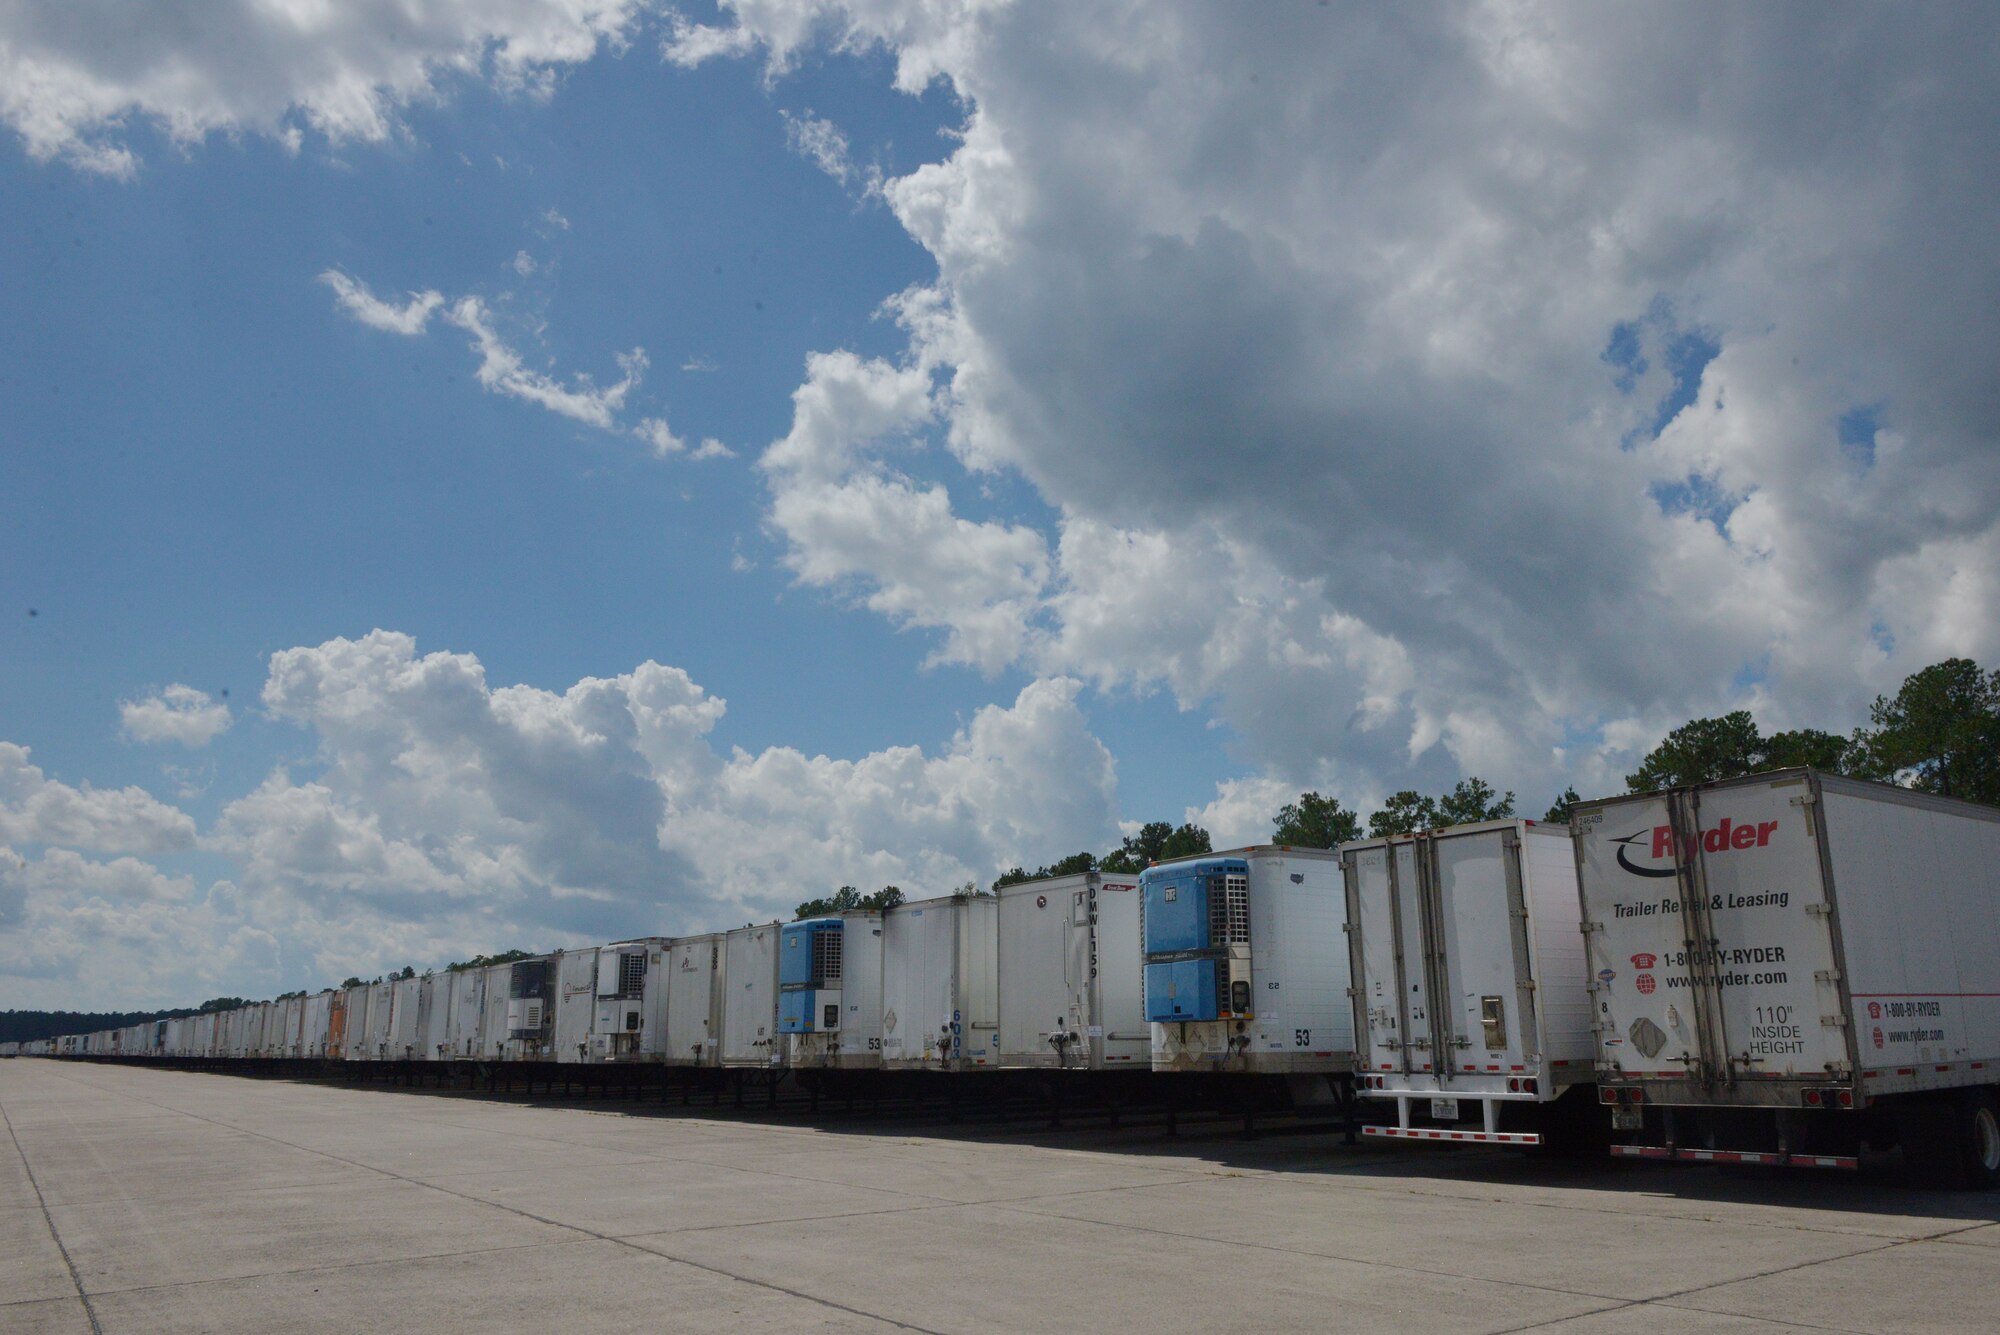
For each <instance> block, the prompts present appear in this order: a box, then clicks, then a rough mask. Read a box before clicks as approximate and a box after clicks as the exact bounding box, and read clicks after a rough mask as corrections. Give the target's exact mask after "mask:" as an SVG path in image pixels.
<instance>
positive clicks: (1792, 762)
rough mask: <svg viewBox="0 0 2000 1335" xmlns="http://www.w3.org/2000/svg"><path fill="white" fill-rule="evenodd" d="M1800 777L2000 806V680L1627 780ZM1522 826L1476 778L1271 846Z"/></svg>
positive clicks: (1551, 814) (1644, 783) (1505, 802)
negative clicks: (1767, 774) (1795, 771)
mask: <svg viewBox="0 0 2000 1335" xmlns="http://www.w3.org/2000/svg"><path fill="white" fill-rule="evenodd" d="M1795 766H1811V767H1812V768H1813V769H1816V770H1820V771H1822V772H1824V773H1828V774H1845V775H1850V776H1852V777H1854V778H1860V779H1875V780H1878V781H1881V782H1885V783H1895V784H1900V785H1902V786H1903V787H1905V788H1910V789H1914V790H1916V791H1917V792H1924V793H1936V794H1938V795H1940V796H1943V797H1956V798H1961V799H1964V800H1966V801H1971V802H1983V803H1986V804H1987V805H1989V806H2000V669H1995V670H1993V671H1987V670H1985V669H1983V668H1981V667H1980V666H1979V665H1978V664H1977V663H1975V662H1973V661H1972V660H1971V659H1969V658H1948V659H1946V660H1945V661H1943V662H1941V663H1934V664H1932V665H1931V666H1930V667H1927V668H1924V669H1923V670H1921V671H1919V672H1913V673H1911V674H1910V675H1909V676H1908V677H1906V678H1904V679H1903V684H1902V687H1901V688H1900V689H1899V690H1898V691H1897V692H1896V694H1895V695H1894V696H1882V695H1878V696H1876V697H1875V702H1874V704H1873V705H1871V706H1870V707H1869V710H1868V724H1867V726H1865V727H1860V728H1856V729H1855V730H1854V732H1853V733H1852V734H1850V735H1848V736H1842V735H1841V734H1839V733H1832V732H1823V731H1821V730H1819V729H1817V728H1797V729H1793V730H1789V731H1782V732H1774V733H1771V734H1769V735H1765V734H1763V733H1762V732H1760V731H1759V730H1758V727H1757V723H1756V720H1755V719H1753V718H1751V716H1750V713H1749V711H1748V710H1740V709H1739V710H1736V711H1733V712H1731V713H1728V714H1724V715H1722V716H1721V717H1720V718H1697V719H1689V720H1688V721H1687V722H1686V723H1683V724H1682V725H1681V726H1680V727H1678V728H1675V729H1674V730H1673V731H1672V732H1670V733H1668V734H1667V735H1666V737H1665V738H1664V739H1663V740H1662V741H1661V742H1660V744H1659V745H1658V746H1656V747H1654V748H1653V749H1652V750H1651V751H1649V752H1648V753H1647V754H1646V757H1645V759H1643V760H1642V761H1641V762H1640V764H1639V768H1638V769H1637V770H1636V771H1634V772H1633V773H1631V774H1628V775H1626V776H1625V788H1626V791H1627V792H1632V793H1649V792H1654V791H1656V790H1658V789H1661V788H1674V787H1680V786H1683V785H1686V784H1694V783H1712V782H1714V781H1715V780H1717V779H1733V778H1735V777H1737V776H1738V775H1743V774H1755V773H1757V772H1759V771H1761V770H1772V769H1789V768H1793V767H1795ZM1582 800H1583V799H1582V798H1581V797H1580V796H1579V795H1578V793H1577V791H1576V789H1575V787H1574V786H1571V787H1568V788H1565V789H1564V791H1563V794H1562V796H1561V797H1558V798H1557V799H1556V800H1555V802H1554V804H1552V805H1551V806H1550V807H1549V809H1548V811H1547V812H1546V813H1545V814H1544V815H1543V817H1542V819H1543V820H1546V821H1551V822H1559V823H1567V822H1568V820H1569V813H1570V808H1571V807H1572V806H1573V805H1574V804H1576V803H1577V802H1580V801H1582ZM1514 814H1515V811H1514V794H1513V792H1512V791H1508V792H1504V793H1502V792H1496V791H1495V789H1494V788H1493V786H1492V785H1491V784H1490V783H1488V782H1487V781H1486V780H1484V779H1482V778H1480V777H1479V776H1477V775H1472V776H1470V777H1467V778H1465V779H1461V780H1460V781H1459V782H1458V783H1457V784H1455V785H1453V787H1452V789H1451V791H1450V792H1447V793H1441V794H1439V795H1438V796H1436V797H1431V796H1428V795H1426V794H1423V793H1419V792H1417V791H1416V790H1414V789H1404V790H1402V791H1400V792H1396V793H1392V794H1390V795H1389V797H1388V798H1387V799H1386V800H1385V801H1384V802H1383V803H1382V806H1381V809H1380V810H1378V811H1373V812H1370V813H1369V814H1368V816H1367V817H1366V818H1365V819H1364V818H1363V817H1362V815H1361V813H1360V812H1359V811H1357V810H1355V809H1353V808H1351V807H1349V806H1347V805H1346V804H1344V803H1343V802H1342V801H1341V799H1340V798H1339V797H1336V796H1329V795H1324V794H1321V793H1318V792H1305V793H1300V794H1299V797H1298V800H1297V801H1295V802H1287V803H1286V804H1285V805H1284V806H1283V807H1281V808H1280V809H1279V810H1278V812H1277V813H1276V814H1275V815H1273V816H1272V818H1271V827H1272V828H1271V842H1272V843H1274V844H1287V845H1290V846H1291V847H1293V848H1335V847H1338V846H1339V845H1341V844H1346V843H1352V842H1353V841H1355V840H1357V839H1360V838H1362V837H1364V835H1365V836H1366V837H1367V838H1371V839H1381V838H1386V837H1388V836H1391V835H1399V834H1414V833H1416V832H1417V831H1419V830H1433V829H1442V828H1443V827H1445V826H1448V825H1465V824H1470V823H1472V822H1475V821H1482V820H1504V819H1506V818H1507V817H1510V816H1512V815H1514ZM1210 851H1211V849H1210V846H1209V838H1208V831H1206V830H1204V829H1202V828H1201V827H1200V826H1198V825H1191V824H1189V825H1181V826H1179V827H1176V826H1173V825H1171V824H1169V823H1168V822H1166V821H1154V822H1151V823H1150V824H1147V825H1145V826H1142V827H1141V828H1140V831H1139V833H1138V835H1136V836H1134V837H1132V838H1129V839H1126V840H1125V841H1124V843H1123V845H1122V846H1121V847H1119V848H1117V849H1114V850H1112V851H1111V852H1109V853H1107V854H1105V855H1104V856H1102V857H1099V856H1096V855H1094V854H1091V853H1088V852H1084V853H1075V854H1072V855H1071V856H1069V857H1066V858H1063V859H1061V860H1059V861H1057V862H1053V863H1050V864H1048V865H1046V866H1042V867H1038V868H1036V869H1035V870H1033V871H1028V870H1026V869H1025V868H1022V867H1014V868H1011V869H1009V870H1008V871H1005V872H1002V873H1001V875H1000V877H999V879H998V880H996V881H994V882H993V888H994V889H995V890H998V889H999V888H1000V887H1001V886H1004V885H1013V884H1016V883H1018V882H1021V881H1033V880H1040V879H1041V878H1043V877H1046V876H1064V875H1070V874H1073V873H1075V872H1084V871H1108V872H1120V873H1128V874H1129V873H1132V872H1137V871H1142V870H1144V869H1145V868H1146V867H1148V866H1150V865H1151V864H1152V863H1154V862H1162V861H1165V860H1167V859H1169V858H1178V857H1186V856H1188V855H1189V854H1192V853H1207V852H1210Z"/></svg>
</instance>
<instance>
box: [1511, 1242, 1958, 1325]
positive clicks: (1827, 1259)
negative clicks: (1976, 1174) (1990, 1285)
mask: <svg viewBox="0 0 2000 1335" xmlns="http://www.w3.org/2000/svg"><path fill="white" fill-rule="evenodd" d="M1984 1227H1985V1225H1984V1224H1971V1225H1968V1226H1967V1227H1965V1228H1958V1229H1953V1230H1952V1233H1966V1232H1970V1231H1971V1230H1972V1229H1975V1228H1984ZM1943 1236H1949V1234H1946V1235H1943ZM1937 1240H1938V1239H1937V1238H1936V1237H1923V1238H1896V1239H1893V1240H1890V1241H1887V1242H1884V1243H1882V1244H1881V1245H1880V1246H1877V1247H1862V1248H1859V1249H1858V1250H1855V1251H1851V1252H1846V1253H1844V1254H1842V1255H1840V1256H1822V1257H1818V1258H1815V1259H1812V1260H1805V1261H1794V1262H1792V1263H1791V1264H1790V1265H1780V1266H1772V1267H1771V1268H1770V1269H1769V1270H1760V1271H1758V1272H1757V1273H1755V1274H1752V1275H1738V1276H1737V1277H1736V1278H1734V1279H1718V1280H1716V1281H1715V1282H1714V1283H1712V1284H1696V1285H1692V1286H1690V1287H1688V1288H1685V1289H1676V1290H1674V1291H1673V1292H1672V1293H1661V1294H1656V1295H1654V1296H1653V1297H1651V1298H1635V1299H1632V1300H1630V1301H1628V1302H1622V1303H1619V1304H1616V1305H1615V1306H1612V1307H1607V1308H1604V1309H1603V1310H1604V1311H1606V1312H1616V1311H1622V1310H1624V1309H1625V1308H1628V1307H1646V1306H1658V1307H1671V1308H1673V1309H1674V1310H1676V1311H1682V1312H1700V1313H1702V1314H1703V1315H1705V1316H1718V1315H1720V1316H1740V1317H1743V1318H1744V1319H1745V1320H1748V1321H1764V1320H1768V1319H1769V1318H1766V1317H1760V1316H1754V1315H1751V1314H1750V1313H1746V1312H1721V1313H1718V1312H1716V1311H1715V1310H1714V1309H1713V1308H1708V1307H1696V1306H1694V1305H1692V1304H1690V1303H1684V1302H1679V1301H1676V1300H1677V1299H1685V1298H1692V1297H1694V1296H1695V1295H1697V1294H1702V1293H1708V1292H1711V1291H1712V1290H1715V1289H1726V1288H1729V1287H1731V1286H1732V1285H1736V1284H1754V1283H1756V1282H1757V1281H1758V1280H1760V1279H1775V1278H1776V1277H1777V1276H1779V1275H1789V1274H1794V1273H1796V1272H1798V1271H1800V1270H1810V1269H1812V1268H1813V1267H1814V1266H1822V1265H1833V1264H1835V1263H1837V1262H1840V1261H1851V1260H1853V1259H1855V1258H1856V1257H1860V1256H1876V1255H1879V1254H1881V1253H1882V1252H1892V1251H1895V1250H1896V1249H1897V1248H1899V1247H1914V1246H1917V1245H1919V1244H1921V1243H1926V1242H1935V1241H1937ZM1607 1296H1608V1295H1607ZM1585 1315H1587V1316H1594V1315H1596V1313H1585ZM1565 1319H1567V1318H1565ZM1556 1324H1558V1323H1557V1322H1554V1321H1537V1322H1533V1323H1531V1324H1529V1325H1525V1326H1514V1327H1510V1328H1509V1329H1508V1330H1505V1331H1495V1332H1493V1335H1519V1332H1522V1331H1529V1330H1541V1329H1544V1328H1546V1327H1548V1326H1553V1325H1556ZM1774 1324H1790V1325H1799V1326H1801V1328H1802V1329H1806V1330H1827V1331H1842V1332H1852V1333H1853V1335H1871V1332H1870V1331H1868V1330H1867V1329H1866V1328H1865V1327H1859V1326H1822V1325H1817V1324H1808V1323H1800V1322H1779V1323H1774Z"/></svg>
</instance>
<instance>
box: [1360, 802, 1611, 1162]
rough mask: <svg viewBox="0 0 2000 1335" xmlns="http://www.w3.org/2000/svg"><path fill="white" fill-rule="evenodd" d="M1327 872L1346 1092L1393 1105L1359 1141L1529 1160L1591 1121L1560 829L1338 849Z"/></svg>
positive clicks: (1583, 1008)
mask: <svg viewBox="0 0 2000 1335" xmlns="http://www.w3.org/2000/svg"><path fill="white" fill-rule="evenodd" d="M1341 865H1342V870H1343V872H1344V875H1345V880H1346V885H1347V923H1348V945H1349V948H1350V950H1351V953H1352V959H1353V967H1354V1023H1355V1029H1356V1032H1357V1033H1358V1034H1359V1036H1360V1040H1361V1048H1360V1054H1359V1056H1358V1057H1357V1059H1356V1069H1357V1072H1358V1074H1357V1075H1356V1077H1355V1084H1356V1085H1357V1087H1358V1091H1359V1093H1361V1094H1362V1095H1363V1096H1364V1097H1367V1098H1373V1099H1386V1100H1393V1101H1394V1103H1395V1105H1396V1123H1395V1125H1394V1126H1386V1125H1380V1126H1378V1125H1371V1126H1365V1127H1363V1128H1362V1131H1361V1134H1362V1135H1364V1136H1376V1137H1384V1138H1390V1139H1405V1140H1432V1141H1440V1140H1442V1141H1477V1142H1483V1143H1488V1144H1510V1145H1539V1144H1542V1143H1543V1140H1544V1137H1545V1135H1554V1134H1555V1133H1557V1132H1558V1131H1562V1132H1569V1131H1572V1130H1580V1129H1582V1124H1587V1123H1588V1122H1589V1121H1593V1120H1598V1119H1601V1118H1602V1117H1603V1114H1602V1113H1600V1112H1598V1111H1597V1103H1596V1100H1595V1096H1594V1094H1593V1092H1592V1091H1591V1090H1590V1089H1589V1088H1587V1086H1589V1084H1590V1082H1591V1080H1592V1079H1593V1061H1594V1058H1595V1056H1596V1051H1595V1039H1594V1036H1593V1034H1592V1032H1591V1028H1590V1025H1591V1019H1590V995H1589V993H1588V991H1587V990H1586V988H1585V979H1586V977H1587V975H1586V974H1585V972H1584V967H1583V934H1582V932H1580V931H1579V930H1578V927H1577V914H1576V902H1577V891H1576V861H1575V855H1574V853H1573V852H1572V850H1571V848H1570V836H1569V831H1568V830H1567V829H1566V828H1563V827H1560V826H1548V825H1537V824H1535V823H1534V822H1533V821H1527V820H1503V821H1485V822H1482V823H1479V824H1474V825H1459V826H1454V827H1451V828H1448V829H1443V830H1435V831H1429V832H1426V833H1422V834H1414V835H1399V836H1397V837H1394V838H1389V839H1370V840H1365V841H1363V842H1360V843H1353V844H1346V845H1344V846H1343V847H1342V848H1341ZM1558 1103H1560V1104H1561V1107H1560V1109H1559V1110H1557V1109H1555V1108H1554V1107H1553V1106H1552V1105H1556V1104H1558ZM1503 1114H1504V1115H1503ZM1467 1123H1471V1125H1466V1124H1467Z"/></svg>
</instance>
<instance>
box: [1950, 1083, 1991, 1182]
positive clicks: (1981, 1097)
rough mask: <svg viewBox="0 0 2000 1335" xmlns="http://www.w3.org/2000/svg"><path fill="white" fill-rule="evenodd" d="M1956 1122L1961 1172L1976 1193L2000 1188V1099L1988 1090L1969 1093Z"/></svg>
mask: <svg viewBox="0 0 2000 1335" xmlns="http://www.w3.org/2000/svg"><path fill="white" fill-rule="evenodd" d="M1954 1111H1955V1113H1956V1114H1957V1115H1956V1116H1955V1117H1954V1118H1953V1119H1952V1120H1953V1125H1954V1130H1955V1131H1956V1132H1957V1135H1956V1136H1955V1137H1954V1139H1955V1141H1956V1146H1955V1148H1956V1149H1957V1151H1958V1159H1959V1165H1958V1166H1959V1172H1960V1174H1961V1175H1962V1176H1963V1179H1964V1182H1965V1185H1966V1186H1967V1187H1969V1188H1971V1189H1972V1190H1974V1191H1991V1190H1993V1188H1995V1187H2000V1100H1996V1099H1995V1098H1994V1097H1993V1094H1992V1093H1991V1091H1988V1090H1983V1089H1982V1090H1968V1091H1967V1092H1966V1093H1965V1094H1963V1095H1961V1096H1960V1097H1959V1099H1958V1106H1957V1108H1956V1109H1954Z"/></svg>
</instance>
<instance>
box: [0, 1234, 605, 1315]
mask: <svg viewBox="0 0 2000 1335" xmlns="http://www.w3.org/2000/svg"><path fill="white" fill-rule="evenodd" d="M589 1245H590V1244H589V1243H588V1242H587V1241H585V1240H584V1239H582V1238H563V1239H561V1240H560V1241H547V1242H517V1243H509V1244H508V1245H506V1246H504V1247H468V1248H466V1249H465V1250H464V1251H457V1252H426V1253H425V1254H423V1255H421V1256H377V1257H372V1258H370V1259H369V1260H366V1261H329V1262H328V1263H327V1264H325V1265H302V1266H294V1267H291V1268H289V1269H279V1270H257V1271H253V1272H251V1273H250V1274H247V1275H208V1276H204V1277H203V1278H201V1279H179V1280H168V1281H162V1282H161V1283H158V1284H127V1285H125V1286H124V1287H122V1288H116V1289H98V1290H97V1291H96V1293H97V1296H98V1297H100V1298H111V1297H124V1296H125V1295H127V1294H133V1293H165V1292H168V1291H171V1290H173V1289H194V1288H201V1287H204V1286H206V1285H211V1284H241V1283H245V1282H247V1281H249V1280H253V1279H275V1278H278V1277H280V1276H285V1275H318V1274H327V1273H334V1272H338V1271H342V1270H366V1269H368V1268H369V1267H370V1266H394V1265H416V1264H419V1263H421V1262H425V1261H449V1260H451V1259H452V1258H454V1257H459V1256H489V1255H492V1254H494V1253H496V1252H531V1251H534V1250H536V1249H537V1248H541V1247H550V1248H557V1247H586V1246H589ZM28 1301H30V1302H34V1301H45V1300H38V1299H29V1300H28ZM9 1306H18V1304H10V1303H0V1308H5V1307H9Z"/></svg>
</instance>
